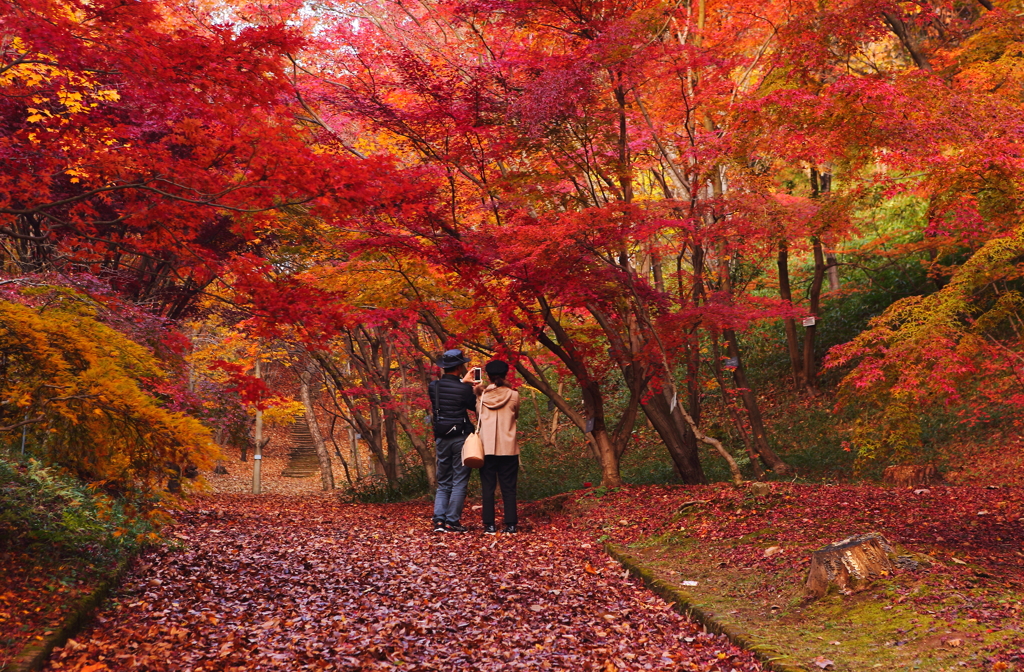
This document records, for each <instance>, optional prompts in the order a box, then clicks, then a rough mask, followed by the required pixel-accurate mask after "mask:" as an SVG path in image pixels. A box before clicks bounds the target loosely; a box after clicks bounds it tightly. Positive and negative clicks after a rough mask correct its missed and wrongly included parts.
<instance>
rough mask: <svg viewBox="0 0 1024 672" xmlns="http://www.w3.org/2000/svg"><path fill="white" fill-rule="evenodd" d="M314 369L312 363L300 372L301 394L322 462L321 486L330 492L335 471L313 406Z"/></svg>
mask: <svg viewBox="0 0 1024 672" xmlns="http://www.w3.org/2000/svg"><path fill="white" fill-rule="evenodd" d="M314 370H315V369H314V367H313V364H312V363H310V364H309V366H308V368H307V369H306V370H305V371H303V372H302V373H301V374H299V396H300V397H301V398H302V406H303V407H304V408H305V409H306V424H307V425H308V426H309V433H310V435H312V437H313V446H314V447H315V448H316V457H317V461H318V462H320V488H321V489H322V490H324V491H328V492H329V491H331V490H334V471H333V470H332V469H331V454H330V453H329V452H328V451H327V444H326V443H325V442H324V435H323V434H321V433H320V423H319V422H317V419H316V408H315V407H314V406H313V394H312V391H311V390H310V380H311V379H312V378H313V371H314ZM300 426H301V425H300Z"/></svg>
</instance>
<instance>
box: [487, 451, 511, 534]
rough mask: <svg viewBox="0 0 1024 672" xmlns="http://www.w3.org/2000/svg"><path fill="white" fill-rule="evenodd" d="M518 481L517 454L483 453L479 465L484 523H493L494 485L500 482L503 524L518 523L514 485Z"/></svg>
mask: <svg viewBox="0 0 1024 672" xmlns="http://www.w3.org/2000/svg"><path fill="white" fill-rule="evenodd" d="M518 482H519V456H518V455H484V466H482V467H480V487H481V488H482V489H483V495H484V511H483V519H484V525H494V486H495V483H500V484H501V502H502V505H503V506H504V508H505V524H506V525H518V524H519V515H518V513H517V512H516V487H517V484H518Z"/></svg>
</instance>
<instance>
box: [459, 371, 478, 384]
mask: <svg viewBox="0 0 1024 672" xmlns="http://www.w3.org/2000/svg"><path fill="white" fill-rule="evenodd" d="M462 382H464V383H469V384H470V385H476V381H475V380H473V369H470V370H469V371H467V372H466V375H464V376H463V377H462Z"/></svg>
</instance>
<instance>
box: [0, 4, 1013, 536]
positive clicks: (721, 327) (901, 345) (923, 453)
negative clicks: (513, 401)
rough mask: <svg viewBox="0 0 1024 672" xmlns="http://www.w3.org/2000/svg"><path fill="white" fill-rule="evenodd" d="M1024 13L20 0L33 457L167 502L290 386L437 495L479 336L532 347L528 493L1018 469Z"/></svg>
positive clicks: (392, 472)
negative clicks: (445, 391) (457, 378)
mask: <svg viewBox="0 0 1024 672" xmlns="http://www.w3.org/2000/svg"><path fill="white" fill-rule="evenodd" d="M1022 12H1024V6H1022V5H1021V4H1020V3H1019V2H1017V1H1016V0H1003V1H1000V2H990V1H989V0H971V1H967V0H962V1H961V0H957V1H955V2H947V1H945V0H937V1H934V2H932V1H927V2H924V1H922V2H891V1H888V0H849V1H848V0H835V1H833V0H828V1H826V2H821V3H817V4H816V5H813V6H807V5H794V4H791V3H784V2H763V1H762V0H758V1H757V2H746V1H745V0H727V1H718V0H679V1H676V2H660V1H658V2H655V1H648V0H595V1H590V2H573V1H569V0H500V1H499V0H458V1H450V2H429V1H422V2H399V1H391V0H379V1H377V0H374V1H368V2H361V3H343V2H331V1H329V2H273V3H267V4H260V3H244V2H215V1H212V0H211V1H205V0H204V1H198V0H197V1H195V2H184V1H183V2H176V1H172V0H145V1H142V2H132V3H125V2H121V1H120V0H99V1H90V2H77V1H71V0H18V1H17V2H11V1H10V0H4V1H3V2H0V159H2V160H0V246H2V257H0V265H2V279H0V315H2V318H0V443H2V444H3V446H4V448H3V458H2V462H0V468H2V469H3V470H4V472H5V474H6V475H5V479H6V480H5V482H7V483H8V486H7V487H6V489H5V492H6V493H8V494H5V497H7V498H8V499H10V500H11V501H15V500H17V501H22V500H18V498H19V497H23V498H25V499H24V501H25V502H30V501H33V500H32V497H36V496H44V495H40V494H39V492H41V491H46V492H57V493H63V494H61V496H62V497H65V499H66V498H68V497H70V498H71V499H72V500H74V501H77V502H79V505H76V506H77V508H74V510H73V511H71V510H70V509H69V510H67V511H64V513H63V514H61V515H63V516H64V518H63V519H60V520H58V521H57V523H54V525H55V527H54V529H53V530H51V532H52V533H53V534H58V533H61V534H63V533H69V532H67V531H68V530H79V531H81V530H82V529H86V528H90V529H92V528H95V530H97V531H98V532H97V534H100V537H97V538H98V539H99V538H102V539H103V541H102V544H100V545H103V544H107V545H111V546H117V545H119V544H132V543H141V541H142V540H144V539H145V538H146V535H151V534H153V532H152V531H151V530H152V525H158V524H159V522H160V515H161V514H159V513H158V512H159V511H161V508H160V507H161V506H163V505H164V503H166V501H167V499H168V498H169V497H171V498H173V497H174V493H168V492H167V490H166V483H167V478H168V476H169V475H170V476H174V475H176V474H180V472H181V471H182V470H191V469H193V468H194V469H195V470H197V471H199V472H204V471H207V470H209V469H211V468H212V467H213V466H214V465H215V464H217V463H218V462H220V463H221V464H222V465H226V466H227V468H228V469H229V470H230V469H231V468H232V467H231V464H232V463H233V461H235V460H238V459H249V458H250V457H251V455H252V453H253V451H254V450H255V448H256V446H255V445H254V441H255V438H254V437H255V432H254V423H255V418H256V413H257V411H259V412H260V413H261V414H263V415H264V416H265V419H266V421H267V423H268V424H270V425H273V424H275V423H276V424H277V425H278V426H287V425H288V424H289V423H291V422H293V421H294V420H295V419H296V418H300V417H305V418H310V417H317V418H319V422H318V423H315V424H316V427H315V429H316V431H314V432H313V436H314V439H316V437H317V434H320V435H321V436H322V437H323V440H322V441H320V442H319V443H321V444H322V446H321V450H320V458H321V461H322V464H325V465H326V464H327V460H330V459H332V458H333V459H335V460H339V459H341V460H346V459H347V460H351V457H352V453H351V452H347V451H349V443H348V442H349V441H351V440H352V438H354V435H355V434H359V435H360V437H361V441H362V444H361V445H362V448H361V450H362V451H364V458H365V457H369V458H371V459H372V461H373V462H375V463H376V466H375V467H374V469H373V472H374V474H370V473H369V472H370V471H371V470H370V469H369V468H368V467H366V468H362V469H359V470H358V471H357V470H356V468H355V466H356V465H352V467H353V468H352V469H348V466H349V465H347V464H346V465H345V467H346V471H347V473H348V477H349V482H344V483H336V482H333V478H332V477H331V474H332V471H331V470H330V469H326V468H325V469H322V470H321V474H322V479H323V481H322V485H323V487H324V488H325V489H332V488H344V489H347V490H349V491H350V493H351V494H352V495H353V496H355V497H357V498H363V499H369V500H390V499H399V498H404V497H411V496H417V495H422V494H425V493H427V492H428V491H429V488H430V485H431V484H432V482H433V453H432V450H433V448H432V440H431V437H430V434H429V426H428V419H427V412H426V409H427V408H428V400H427V399H426V396H425V387H426V383H427V382H428V381H429V379H430V378H431V377H432V376H434V375H436V374H437V370H436V368H435V367H433V365H432V364H431V359H432V358H433V357H435V356H436V355H437V354H438V353H439V352H440V351H441V350H443V349H444V348H446V347H453V346H458V347H462V348H464V349H465V350H467V352H470V353H472V355H473V356H474V357H475V358H476V361H477V362H479V363H482V362H484V361H486V360H487V359H490V358H492V357H501V358H505V359H507V360H508V361H510V362H512V363H513V364H514V366H515V372H516V375H515V378H516V384H517V385H521V386H522V387H521V388H520V389H521V391H522V392H523V394H524V404H523V408H524V413H523V418H522V419H521V422H520V426H521V432H522V438H523V444H524V447H523V451H524V458H523V463H524V468H525V475H524V482H523V493H522V494H523V496H524V497H526V498H538V497H542V496H546V495H551V494H555V493H557V492H559V491H564V490H567V489H574V488H579V487H583V486H584V484H591V483H592V484H594V485H598V484H599V485H600V486H602V487H605V488H614V487H617V486H619V485H621V484H622V483H623V482H633V483H662V482H681V483H687V484H700V483H706V482H708V481H715V480H732V481H734V482H740V481H742V480H744V479H752V478H756V479H763V478H780V479H781V478H785V479H787V480H792V479H798V480H799V479H805V480H807V481H811V482H820V481H821V480H823V479H824V480H827V481H851V480H857V479H864V478H867V479H872V478H878V477H879V476H880V474H881V471H882V469H884V468H885V467H887V466H890V465H894V464H936V465H938V467H939V468H940V470H943V471H946V472H949V473H950V474H951V476H950V477H951V478H952V479H954V480H955V479H960V481H961V482H970V481H972V479H973V481H979V480H980V481H981V482H988V481H993V480H994V481H998V482H1012V481H1014V480H1015V479H1018V478H1019V473H1020V470H1019V461H1020V454H1021V451H1020V434H1019V431H1020V425H1019V418H1020V417H1021V414H1020V411H1021V406H1022V405H1024V351H1022V347H1021V337H1020V329H1021V328H1022V323H1021V319H1022V307H1024V301H1022V294H1021V273H1022V269H1024V267H1022V261H1024V222H1022V219H1021V212H1022V205H1024V203H1022V191H1021V190H1022V186H1024V184H1022V175H1024V154H1022V138H1024V116H1022V106H1024V102H1022V101H1024V21H1021V13H1022ZM257 361H259V362H260V369H259V370H257V368H256V363H257ZM311 429H313V428H311ZM361 475H362V478H360V476H361ZM189 483H190V481H186V485H188V484H189ZM40 489H41V490H40ZM47 489H49V490H47ZM32 493H35V494H32ZM47 496H48V495H47ZM76 498H77V499H76ZM85 503H88V504H87V505H86V504H85ZM55 506H56V505H55ZM58 508H59V507H58ZM42 509H43V510H49V509H46V507H42ZM38 511H39V507H36V508H33V507H32V506H31V505H28V504H26V505H23V506H11V507H5V509H4V512H3V514H2V515H3V517H4V518H3V525H4V527H3V529H4V531H5V532H4V533H5V535H6V536H8V537H10V538H15V537H18V536H19V535H21V534H22V533H23V530H24V528H23V525H29V526H30V527H31V525H37V526H39V525H42V526H43V527H45V525H43V523H40V522H39V521H38V520H36V522H31V520H35V517H38V516H39V515H42V514H39V513H38ZM69 511H70V513H69ZM50 513H53V511H52V510H51V511H50ZM48 515H49V514H48ZM47 520H49V519H47ZM26 521H29V522H26ZM47 524H49V523H47ZM76 526H77V527H76ZM18 530H22V531H18ZM60 530H64V532H60ZM76 534H77V532H76ZM90 543H91V542H90ZM96 543H100V542H96Z"/></svg>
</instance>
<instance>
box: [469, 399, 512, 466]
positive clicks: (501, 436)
mask: <svg viewBox="0 0 1024 672" xmlns="http://www.w3.org/2000/svg"><path fill="white" fill-rule="evenodd" d="M477 408H478V409H479V416H480V440H481V441H483V444H484V455H518V454H519V443H518V442H516V419H518V418H519V393H518V392H516V391H515V390H513V389H512V388H511V387H495V386H494V385H488V386H487V387H486V388H485V389H484V391H483V394H482V395H480V399H479V400H478V406H477Z"/></svg>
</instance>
